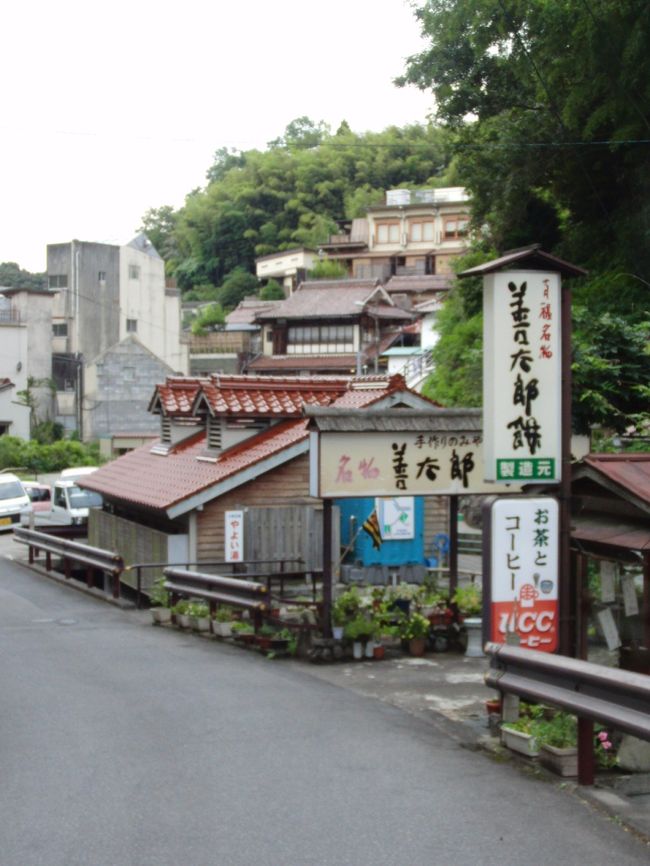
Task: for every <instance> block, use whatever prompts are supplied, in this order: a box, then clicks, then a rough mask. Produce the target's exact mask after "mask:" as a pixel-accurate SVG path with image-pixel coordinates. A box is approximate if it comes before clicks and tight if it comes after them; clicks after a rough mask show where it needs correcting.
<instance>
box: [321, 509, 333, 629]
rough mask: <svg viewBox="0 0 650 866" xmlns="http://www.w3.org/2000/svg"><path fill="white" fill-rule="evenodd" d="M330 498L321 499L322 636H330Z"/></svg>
mask: <svg viewBox="0 0 650 866" xmlns="http://www.w3.org/2000/svg"><path fill="white" fill-rule="evenodd" d="M331 620H332V500H331V499H323V637H331V636H332V621H331Z"/></svg>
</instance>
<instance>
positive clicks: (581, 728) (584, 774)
mask: <svg viewBox="0 0 650 866" xmlns="http://www.w3.org/2000/svg"><path fill="white" fill-rule="evenodd" d="M485 653H486V655H488V656H490V670H489V671H488V672H487V673H486V675H485V683H486V685H488V686H490V687H491V688H494V689H497V690H498V691H500V692H503V693H504V694H513V695H518V696H519V697H521V698H527V699H528V700H532V701H542V702H545V703H549V704H552V705H553V706H556V707H559V708H560V709H563V710H567V711H568V712H570V713H573V714H574V715H576V716H577V717H578V781H579V783H580V784H581V785H593V783H594V730H593V723H594V722H599V723H601V724H606V725H611V726H612V727H614V728H616V729H617V730H620V731H624V732H626V733H628V734H633V735H634V736H635V737H639V738H641V739H643V740H650V677H648V676H646V675H644V674H637V673H632V672H631V671H624V670H620V669H619V668H608V667H604V666H603V665H596V664H593V663H592V662H586V661H582V660H581V659H573V658H568V657H566V656H557V655H552V654H551V653H544V652H539V651H537V650H529V649H522V648H521V647H516V646H509V645H507V644H497V643H488V644H486V646H485Z"/></svg>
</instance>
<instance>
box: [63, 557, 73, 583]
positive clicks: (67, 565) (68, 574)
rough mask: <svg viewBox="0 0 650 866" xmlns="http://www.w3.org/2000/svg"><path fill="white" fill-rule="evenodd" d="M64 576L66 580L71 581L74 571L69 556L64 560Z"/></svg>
mask: <svg viewBox="0 0 650 866" xmlns="http://www.w3.org/2000/svg"><path fill="white" fill-rule="evenodd" d="M63 575H64V577H65V579H66V580H70V578H71V577H72V570H71V568H70V560H69V559H68V557H67V556H65V557H64V558H63Z"/></svg>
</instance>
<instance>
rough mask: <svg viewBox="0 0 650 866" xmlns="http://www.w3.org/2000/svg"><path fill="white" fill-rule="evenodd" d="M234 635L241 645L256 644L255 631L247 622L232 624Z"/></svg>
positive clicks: (241, 621)
mask: <svg viewBox="0 0 650 866" xmlns="http://www.w3.org/2000/svg"><path fill="white" fill-rule="evenodd" d="M232 635H233V637H234V638H235V640H237V641H239V642H240V643H244V644H249V645H250V644H253V643H255V630H254V629H253V626H252V625H251V623H250V622H247V621H246V620H243V619H241V620H238V621H237V622H234V623H233V624H232Z"/></svg>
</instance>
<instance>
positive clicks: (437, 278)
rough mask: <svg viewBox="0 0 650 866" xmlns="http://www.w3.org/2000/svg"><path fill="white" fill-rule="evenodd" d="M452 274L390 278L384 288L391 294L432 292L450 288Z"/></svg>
mask: <svg viewBox="0 0 650 866" xmlns="http://www.w3.org/2000/svg"><path fill="white" fill-rule="evenodd" d="M452 280H453V274H413V275H406V276H395V277H391V278H390V280H388V282H387V283H386V285H385V286H384V288H385V289H386V291H387V292H388V293H389V294H393V292H418V293H419V292H434V291H443V290H446V289H449V288H451V283H452Z"/></svg>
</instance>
